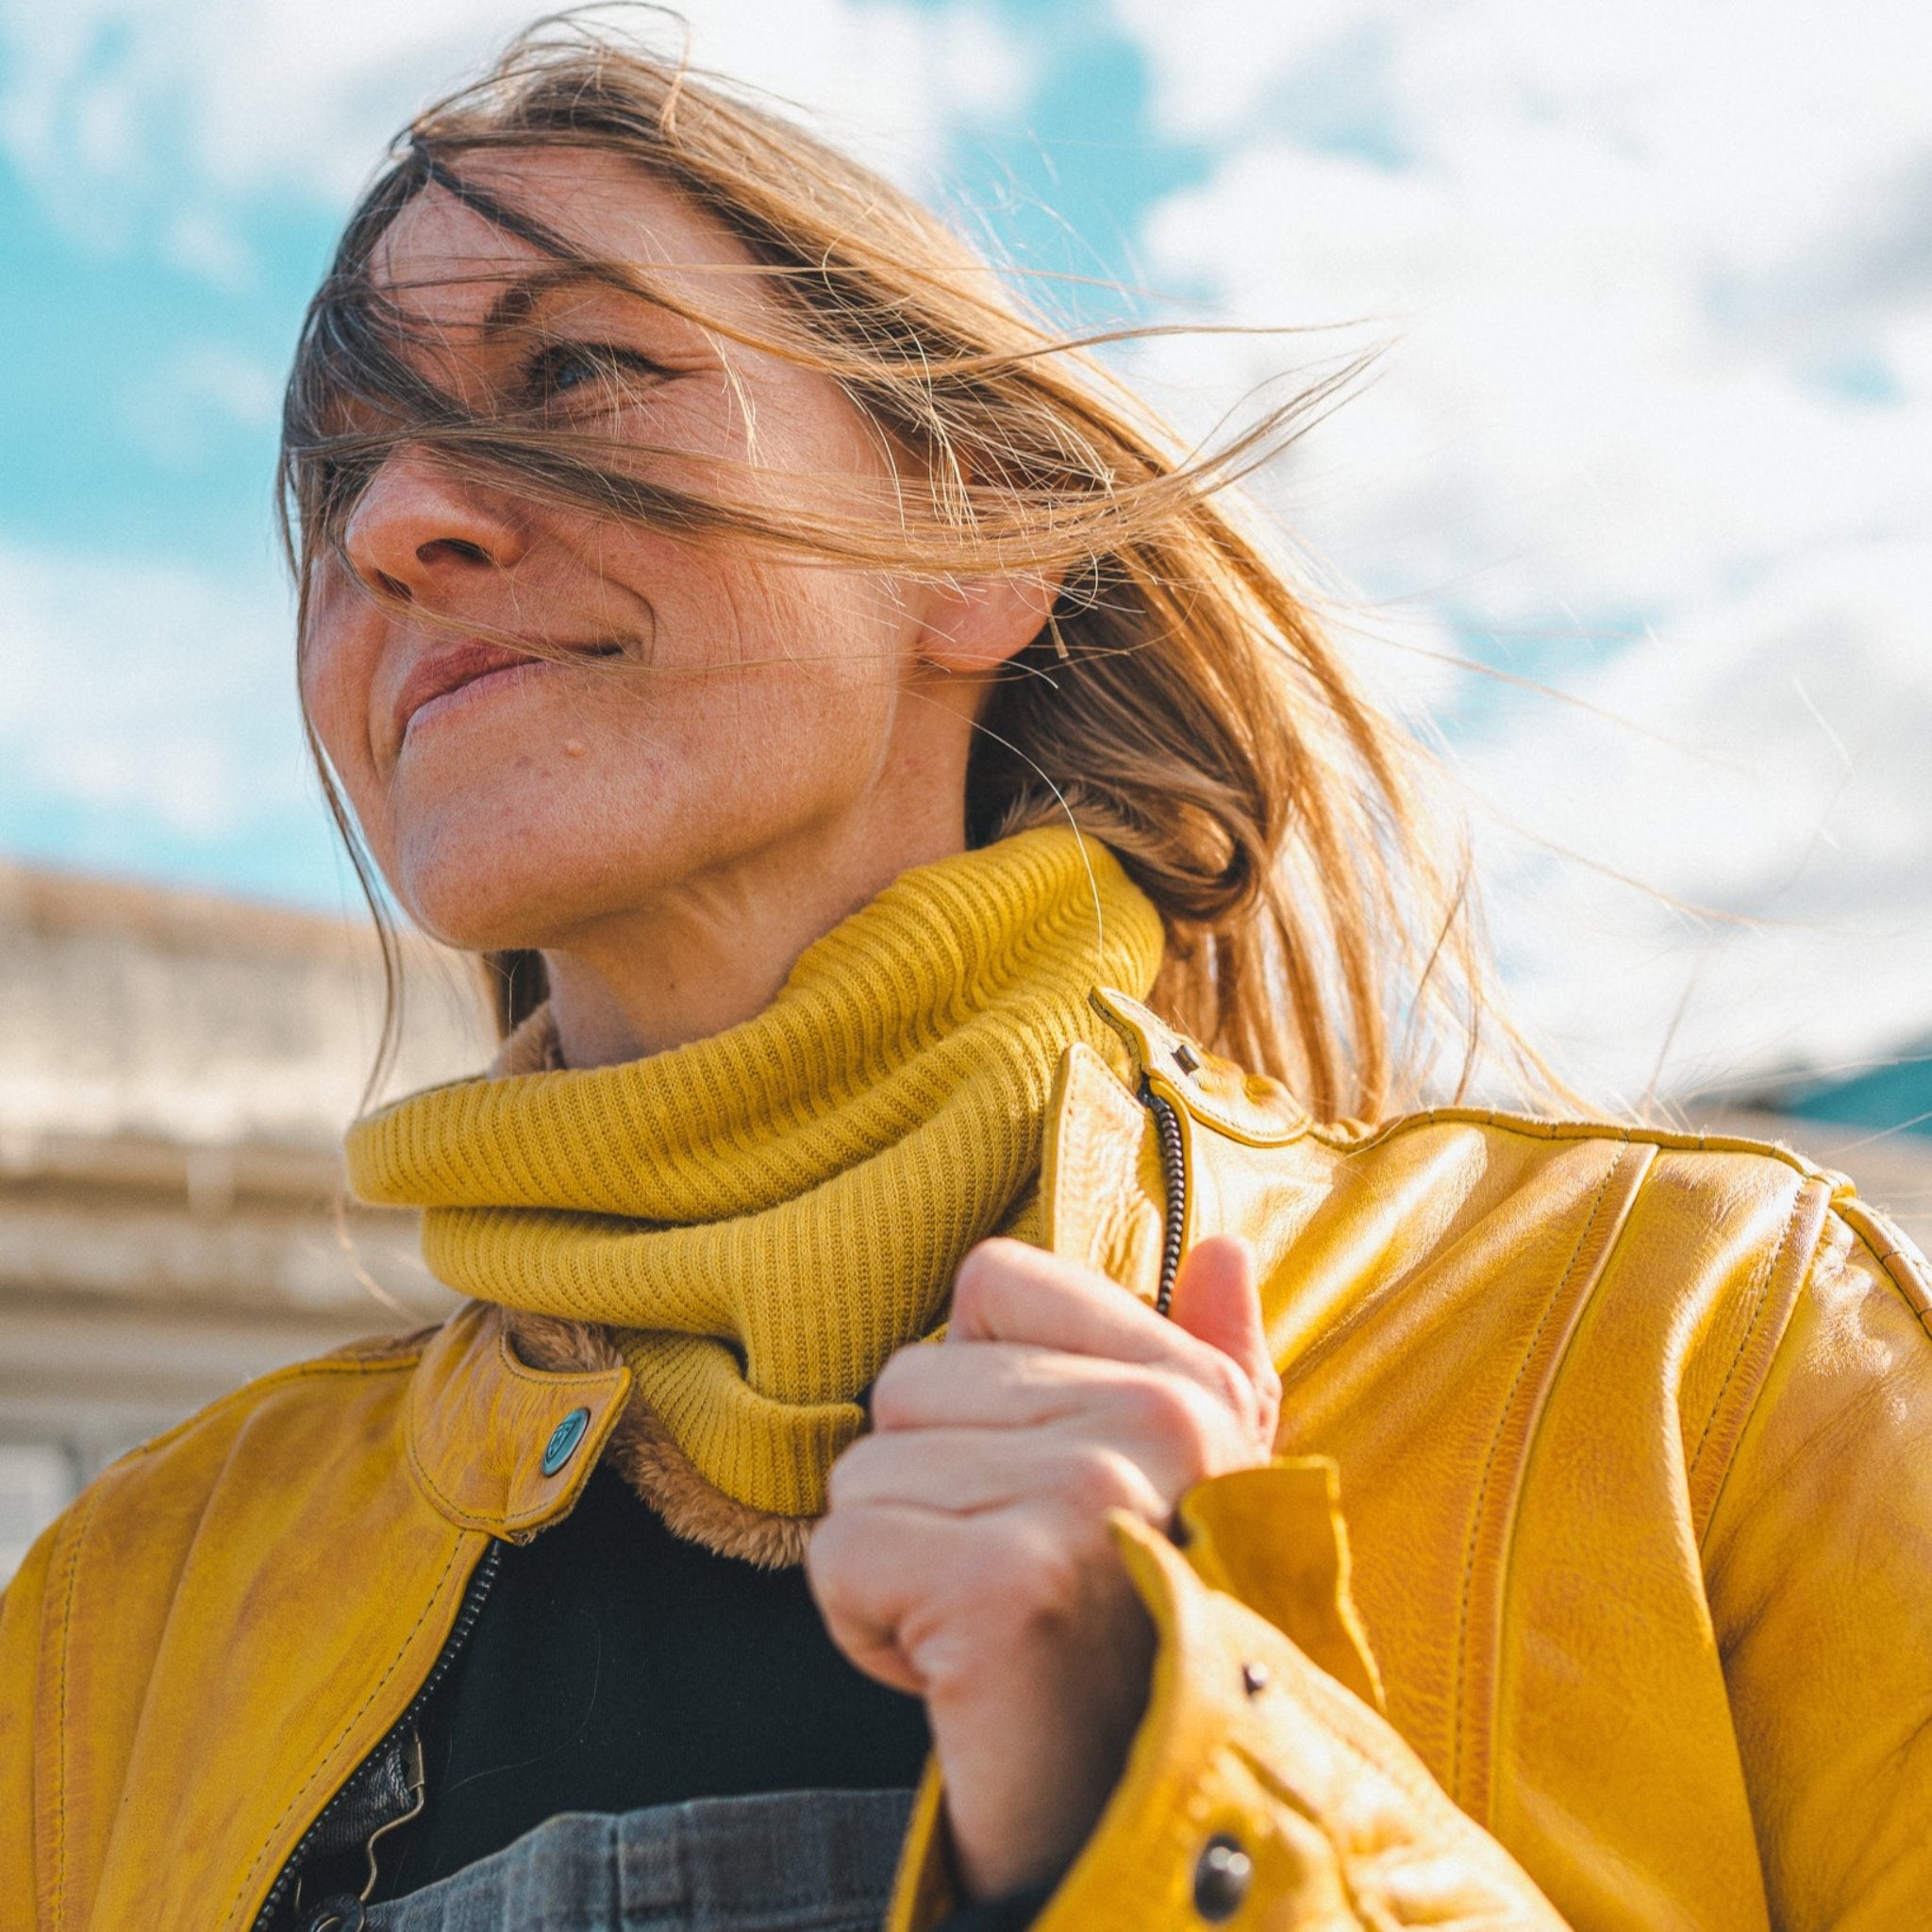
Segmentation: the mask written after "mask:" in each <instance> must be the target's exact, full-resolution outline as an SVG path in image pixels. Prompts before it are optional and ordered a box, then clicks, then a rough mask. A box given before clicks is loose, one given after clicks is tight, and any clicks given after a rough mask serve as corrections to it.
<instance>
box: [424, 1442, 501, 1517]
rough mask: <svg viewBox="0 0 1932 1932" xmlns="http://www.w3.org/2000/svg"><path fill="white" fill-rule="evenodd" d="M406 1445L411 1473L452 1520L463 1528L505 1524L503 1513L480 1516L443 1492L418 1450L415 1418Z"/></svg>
mask: <svg viewBox="0 0 1932 1932" xmlns="http://www.w3.org/2000/svg"><path fill="white" fill-rule="evenodd" d="M405 1446H406V1447H407V1448H408V1456H409V1468H410V1471H411V1473H412V1474H414V1475H415V1478H416V1480H417V1481H418V1482H419V1483H421V1484H422V1485H423V1487H424V1489H425V1490H426V1491H428V1492H429V1498H430V1500H431V1501H432V1502H433V1503H434V1504H435V1505H436V1506H437V1507H438V1508H440V1509H441V1511H442V1513H443V1514H444V1515H445V1516H447V1517H448V1518H449V1519H450V1521H451V1522H453V1523H455V1524H458V1526H459V1527H461V1528H463V1529H482V1530H491V1529H496V1528H500V1527H502V1526H503V1516H502V1515H501V1514H499V1515H496V1516H478V1515H477V1514H476V1513H475V1511H474V1510H472V1509H470V1508H468V1507H465V1506H464V1505H463V1504H461V1503H458V1501H457V1499H456V1498H455V1497H454V1496H451V1495H447V1494H445V1493H444V1492H443V1491H442V1489H441V1487H440V1486H439V1484H438V1483H437V1481H436V1478H435V1477H434V1476H432V1475H431V1474H429V1470H428V1467H427V1466H426V1465H425V1462H424V1460H423V1457H422V1456H421V1455H420V1454H419V1453H418V1452H417V1448H416V1429H415V1424H414V1420H413V1419H411V1422H410V1425H409V1428H408V1432H407V1436H406V1444H405Z"/></svg>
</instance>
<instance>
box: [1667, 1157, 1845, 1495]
mask: <svg viewBox="0 0 1932 1932" xmlns="http://www.w3.org/2000/svg"><path fill="white" fill-rule="evenodd" d="M1810 1197H1811V1190H1810V1187H1809V1186H1808V1185H1806V1186H1803V1187H1800V1188H1799V1189H1798V1190H1797V1191H1796V1192H1795V1193H1794V1194H1793V1195H1792V1197H1791V1207H1790V1212H1789V1213H1788V1214H1787V1215H1786V1216H1785V1224H1784V1227H1783V1228H1782V1229H1781V1230H1780V1232H1779V1234H1778V1238H1777V1241H1776V1242H1775V1244H1774V1246H1773V1248H1772V1250H1771V1253H1770V1254H1769V1255H1767V1256H1766V1257H1765V1258H1764V1262H1763V1265H1762V1266H1761V1267H1759V1269H1758V1271H1757V1279H1756V1280H1755V1281H1754V1282H1753V1283H1752V1285H1751V1316H1750V1319H1749V1320H1748V1321H1747V1322H1746V1323H1745V1324H1744V1332H1743V1334H1742V1335H1740V1337H1739V1338H1738V1346H1737V1348H1736V1349H1735V1350H1734V1351H1733V1353H1732V1356H1731V1360H1730V1366H1729V1367H1728V1368H1726V1369H1725V1371H1724V1380H1723V1382H1722V1383H1720V1384H1719V1386H1718V1391H1717V1394H1716V1396H1715V1397H1714V1398H1713V1400H1712V1402H1711V1405H1710V1413H1709V1414H1708V1415H1707V1416H1706V1417H1705V1419H1704V1426H1703V1428H1701V1429H1700V1430H1699V1431H1698V1432H1697V1446H1696V1448H1694V1449H1693V1450H1692V1451H1691V1460H1690V1463H1689V1465H1688V1466H1687V1468H1686V1470H1685V1473H1684V1474H1685V1479H1686V1482H1687V1484H1688V1482H1689V1481H1690V1480H1691V1478H1692V1477H1694V1476H1695V1475H1696V1474H1697V1467H1698V1464H1699V1463H1701V1462H1702V1461H1703V1460H1704V1449H1705V1444H1706V1443H1707V1442H1708V1441H1709V1440H1710V1432H1711V1430H1712V1429H1713V1428H1714V1427H1715V1426H1716V1424H1717V1419H1718V1417H1719V1416H1720V1415H1722V1414H1723V1413H1724V1397H1725V1396H1726V1395H1728V1394H1729V1393H1730V1391H1731V1384H1732V1382H1733V1381H1735V1380H1736V1379H1737V1374H1738V1367H1739V1364H1740V1363H1741V1362H1742V1361H1743V1359H1744V1354H1745V1351H1746V1350H1747V1349H1748V1348H1749V1347H1750V1346H1751V1342H1752V1340H1753V1338H1754V1337H1755V1336H1756V1335H1757V1324H1758V1323H1759V1322H1761V1321H1762V1320H1763V1318H1764V1310H1765V1306H1766V1303H1767V1302H1768V1300H1769V1298H1770V1294H1771V1284H1772V1282H1773V1281H1774V1279H1775V1278H1776V1275H1777V1264H1778V1262H1779V1261H1780V1260H1781V1259H1783V1257H1784V1252H1785V1250H1786V1248H1787V1247H1789V1246H1790V1240H1791V1230H1792V1229H1793V1228H1795V1227H1796V1226H1797V1224H1798V1210H1799V1209H1800V1208H1803V1207H1804V1206H1805V1204H1806V1202H1807V1200H1808V1199H1810ZM1813 1252H1814V1253H1815V1252H1816V1250H1815V1249H1814V1250H1813ZM1808 1272H1809V1271H1808V1270H1807V1273H1808Z"/></svg>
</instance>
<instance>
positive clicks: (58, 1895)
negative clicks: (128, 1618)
mask: <svg viewBox="0 0 1932 1932" xmlns="http://www.w3.org/2000/svg"><path fill="white" fill-rule="evenodd" d="M98 1507H100V1496H99V1493H98V1491H97V1492H96V1493H95V1495H94V1496H93V1498H92V1501H90V1502H89V1503H88V1504H87V1505H86V1507H84V1508H83V1509H82V1510H81V1512H80V1515H79V1518H78V1520H77V1521H76V1522H75V1525H74V1528H73V1531H72V1549H71V1552H69V1553H67V1555H66V1567H67V1576H66V1581H65V1584H64V1586H63V1587H62V1590H61V1592H60V1632H59V1640H58V1646H57V1649H56V1652H55V1655H56V1657H57V1658H58V1662H57V1664H56V1666H55V1669H56V1677H55V1682H56V1685H57V1687H58V1695H57V1698H56V1703H55V1708H56V1712H57V1717H56V1726H57V1728H56V1732H55V1751H54V1872H53V1885H52V1891H51V1901H50V1904H51V1911H50V1921H49V1923H50V1924H52V1926H53V1928H54V1932H59V1928H60V1927H61V1926H62V1925H64V1924H66V1923H67V1736H68V1730H67V1678H68V1669H67V1657H68V1647H69V1643H70V1641H71V1639H72V1637H73V1633H74V1597H75V1591H77V1590H78V1589H79V1588H80V1557H81V1550H82V1547H83V1545H84V1544H85V1543H86V1541H87V1533H88V1531H89V1530H90V1529H92V1527H93V1520H94V1512H95V1510H96V1509H97V1508H98Z"/></svg>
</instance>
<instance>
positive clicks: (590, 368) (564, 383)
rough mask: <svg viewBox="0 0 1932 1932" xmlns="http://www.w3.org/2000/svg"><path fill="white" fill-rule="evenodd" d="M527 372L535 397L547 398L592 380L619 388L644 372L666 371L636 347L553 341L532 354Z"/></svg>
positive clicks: (605, 343)
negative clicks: (626, 347) (638, 351)
mask: <svg viewBox="0 0 1932 1932" xmlns="http://www.w3.org/2000/svg"><path fill="white" fill-rule="evenodd" d="M525 373H526V378H527V380H528V383H529V388H530V391H531V394H532V395H533V397H534V398H535V399H536V400H538V401H540V402H545V401H549V400H551V399H552V398H554V397H557V396H563V395H568V394H570V393H571V392H572V391H575V390H580V389H582V388H584V387H585V385H586V384H588V383H593V382H601V383H605V384H608V385H609V386H610V387H611V388H612V389H616V388H617V387H619V386H620V385H625V386H627V385H628V384H629V383H631V382H634V381H635V380H636V378H637V377H638V376H640V375H649V376H658V375H663V374H664V371H663V370H662V369H660V368H659V367H658V364H657V363H655V362H653V361H651V360H650V358H648V357H644V356H641V355H639V354H638V353H637V351H636V350H635V349H621V348H618V347H616V346H615V345H614V344H612V343H609V342H552V343H550V344H549V345H548V346H547V347H545V348H542V349H540V350H539V351H538V352H537V354H536V355H534V356H533V357H531V358H530V360H529V362H528V364H527V365H526V371H525Z"/></svg>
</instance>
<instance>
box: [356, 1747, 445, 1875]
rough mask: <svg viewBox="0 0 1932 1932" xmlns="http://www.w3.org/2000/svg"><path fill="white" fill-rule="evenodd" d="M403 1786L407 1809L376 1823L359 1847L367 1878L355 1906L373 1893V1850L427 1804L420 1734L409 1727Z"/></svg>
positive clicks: (416, 1815) (425, 1776) (426, 1780)
mask: <svg viewBox="0 0 1932 1932" xmlns="http://www.w3.org/2000/svg"><path fill="white" fill-rule="evenodd" d="M403 1783H404V1784H405V1785H406V1786H407V1787H408V1791H409V1795H410V1797H412V1798H413V1799H414V1800H415V1803H414V1804H412V1805H411V1806H410V1807H409V1808H408V1810H407V1811H405V1812H403V1813H402V1814H401V1815H400V1816H399V1817H395V1818H391V1820H390V1821H389V1823H388V1824H378V1825H377V1826H376V1827H375V1830H374V1831H372V1832H371V1833H370V1834H369V1842H368V1844H367V1845H366V1846H365V1847H364V1848H363V1849H364V1851H365V1852H366V1854H367V1856H368V1858H369V1878H368V1882H367V1883H366V1884H364V1886H363V1887H362V1890H361V1892H360V1894H359V1896H358V1903H359V1904H362V1905H367V1904H368V1903H369V1900H370V1896H371V1894H372V1893H373V1892H374V1891H375V1847H376V1846H377V1844H379V1843H380V1842H381V1840H383V1839H385V1838H387V1837H388V1836H389V1834H390V1833H391V1832H392V1831H394V1830H395V1829H396V1827H397V1826H398V1825H403V1824H408V1823H409V1821H410V1820H411V1819H413V1818H420V1817H422V1815H423V1807H424V1806H425V1805H426V1804H427V1803H428V1802H429V1779H428V1776H427V1774H425V1771H424V1769H423V1733H422V1732H421V1731H419V1730H416V1729H414V1728H412V1729H411V1730H410V1732H409V1736H408V1741H407V1742H406V1743H405V1744H404V1746H403Z"/></svg>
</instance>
